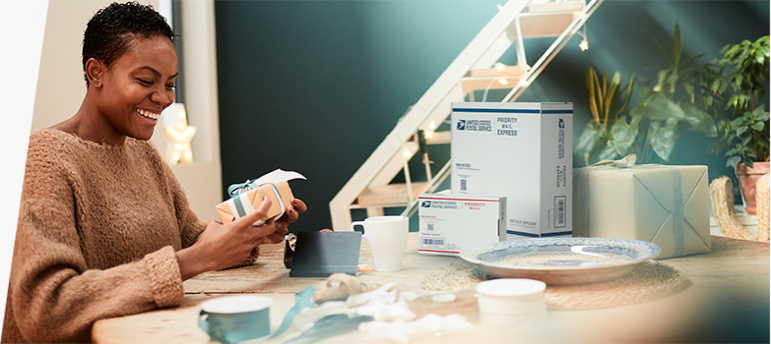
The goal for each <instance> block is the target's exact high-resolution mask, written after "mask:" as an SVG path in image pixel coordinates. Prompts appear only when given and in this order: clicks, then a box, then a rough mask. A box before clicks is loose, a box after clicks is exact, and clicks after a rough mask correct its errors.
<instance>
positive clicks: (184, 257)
mask: <svg viewBox="0 0 771 344" xmlns="http://www.w3.org/2000/svg"><path fill="white" fill-rule="evenodd" d="M270 205H271V201H270V199H268V198H267V197H265V198H264V199H263V201H262V203H261V204H260V206H259V207H258V208H257V209H255V211H254V212H251V213H249V214H247V215H246V216H244V217H241V218H238V219H236V220H235V221H233V222H229V223H226V224H222V223H220V222H215V221H212V222H209V224H208V225H207V226H206V228H205V229H204V230H203V232H202V233H201V235H200V236H199V237H198V241H196V243H195V244H193V245H192V246H190V247H187V248H185V249H182V250H180V251H177V261H178V262H179V270H180V273H181V275H182V280H183V281H184V280H187V279H189V278H191V277H193V276H196V275H198V274H200V273H203V272H206V271H212V270H219V269H224V268H227V267H231V266H233V265H236V264H238V263H240V262H242V261H244V260H245V259H247V258H249V256H250V255H251V253H252V250H254V248H255V247H257V246H259V245H261V244H264V243H268V242H266V241H272V240H269V239H268V237H269V236H270V237H277V236H281V237H283V235H284V234H286V233H277V231H284V230H285V228H286V227H285V226H277V225H276V223H275V220H273V219H270V220H268V221H267V222H266V223H265V225H263V226H254V225H253V224H254V223H255V222H256V221H258V220H259V219H260V218H262V217H264V216H265V215H266V214H267V212H268V209H270ZM271 243H272V242H271Z"/></svg>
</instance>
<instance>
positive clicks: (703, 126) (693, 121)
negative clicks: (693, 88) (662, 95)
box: [680, 102, 717, 137]
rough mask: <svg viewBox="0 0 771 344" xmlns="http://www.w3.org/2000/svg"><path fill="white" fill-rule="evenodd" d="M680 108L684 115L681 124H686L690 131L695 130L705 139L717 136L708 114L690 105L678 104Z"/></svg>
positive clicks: (713, 123) (715, 128) (712, 121)
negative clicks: (704, 136) (705, 137)
mask: <svg viewBox="0 0 771 344" xmlns="http://www.w3.org/2000/svg"><path fill="white" fill-rule="evenodd" d="M680 108H681V109H682V110H683V113H684V114H685V118H683V122H684V123H686V124H687V125H688V127H689V128H690V129H693V130H697V131H699V132H701V133H703V134H704V135H706V136H707V137H716V136H717V127H716V126H715V121H714V120H713V119H712V116H711V115H710V114H708V113H706V112H704V111H702V110H701V109H699V108H698V107H696V105H693V104H692V103H685V102H683V103H680Z"/></svg>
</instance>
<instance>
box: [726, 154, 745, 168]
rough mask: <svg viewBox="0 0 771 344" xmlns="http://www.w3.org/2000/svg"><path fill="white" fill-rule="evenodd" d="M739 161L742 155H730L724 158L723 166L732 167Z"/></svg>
mask: <svg viewBox="0 0 771 344" xmlns="http://www.w3.org/2000/svg"><path fill="white" fill-rule="evenodd" d="M740 162H742V157H740V156H738V155H736V156H732V157H730V158H728V159H726V161H725V166H726V167H734V166H736V165H737V164H739V163H740Z"/></svg>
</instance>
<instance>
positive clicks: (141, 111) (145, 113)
mask: <svg viewBox="0 0 771 344" xmlns="http://www.w3.org/2000/svg"><path fill="white" fill-rule="evenodd" d="M135 112H136V113H137V114H139V115H140V116H142V117H144V118H149V119H151V120H153V121H158V118H159V117H161V114H160V112H159V113H155V112H152V111H150V110H145V109H136V110H135Z"/></svg>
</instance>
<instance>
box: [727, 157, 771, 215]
mask: <svg viewBox="0 0 771 344" xmlns="http://www.w3.org/2000/svg"><path fill="white" fill-rule="evenodd" d="M752 165H753V166H752V168H749V167H747V165H745V164H743V163H741V164H738V165H736V169H735V171H736V177H738V178H739V184H740V185H741V190H742V199H743V200H744V211H746V212H747V214H750V215H755V184H757V182H758V179H760V177H762V176H763V175H764V174H767V173H769V162H768V161H756V162H754V163H753V164H752Z"/></svg>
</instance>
